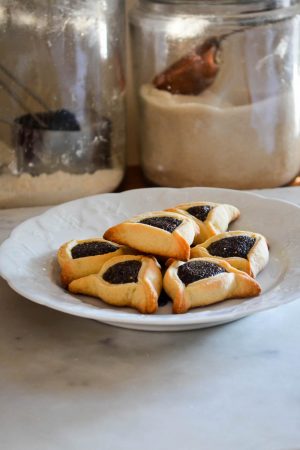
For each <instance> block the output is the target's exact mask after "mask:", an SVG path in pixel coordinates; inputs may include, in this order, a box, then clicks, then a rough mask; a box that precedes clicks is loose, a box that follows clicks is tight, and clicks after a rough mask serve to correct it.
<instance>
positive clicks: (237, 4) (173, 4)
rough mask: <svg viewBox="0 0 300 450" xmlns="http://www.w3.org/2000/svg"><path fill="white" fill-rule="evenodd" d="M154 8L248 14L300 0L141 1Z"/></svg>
mask: <svg viewBox="0 0 300 450" xmlns="http://www.w3.org/2000/svg"><path fill="white" fill-rule="evenodd" d="M140 1H141V3H143V4H145V5H146V4H148V5H152V6H153V7H154V8H160V7H161V8H163V7H164V6H168V7H169V8H172V9H173V8H174V10H176V9H180V11H182V10H183V9H185V10H191V9H193V10H195V11H196V10H198V11H199V12H203V13H207V14H213V13H214V12H215V14H224V13H225V14H247V13H259V12H264V11H274V10H278V9H283V8H284V9H287V8H292V7H295V6H299V5H300V0H140Z"/></svg>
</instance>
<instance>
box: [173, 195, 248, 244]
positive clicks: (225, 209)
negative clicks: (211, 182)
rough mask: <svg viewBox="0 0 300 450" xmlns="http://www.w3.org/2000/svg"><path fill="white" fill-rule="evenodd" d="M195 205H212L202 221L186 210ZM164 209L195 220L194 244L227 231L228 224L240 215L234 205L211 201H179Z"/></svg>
mask: <svg viewBox="0 0 300 450" xmlns="http://www.w3.org/2000/svg"><path fill="white" fill-rule="evenodd" d="M195 206H210V207H212V209H211V210H210V212H209V213H208V215H207V218H206V219H205V220H204V221H202V220H200V219H197V217H195V216H193V215H192V214H190V213H189V212H188V211H187V210H188V209H190V208H192V207H195ZM166 211H174V212H177V213H179V214H184V215H185V216H187V217H189V218H190V219H192V220H194V221H195V222H196V224H197V225H198V227H199V232H198V233H196V236H195V239H194V244H201V243H202V242H204V241H206V240H207V239H209V238H210V237H212V236H215V235H217V234H220V233H223V232H224V231H227V229H228V226H229V224H230V223H231V222H232V221H234V220H236V219H237V218H238V217H239V216H240V211H239V210H238V209H237V208H236V207H235V206H232V205H228V204H225V203H224V204H222V203H213V202H189V203H181V204H180V205H177V206H175V207H174V208H170V209H167V210H166Z"/></svg>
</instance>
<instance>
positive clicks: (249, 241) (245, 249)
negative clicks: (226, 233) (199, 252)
mask: <svg viewBox="0 0 300 450" xmlns="http://www.w3.org/2000/svg"><path fill="white" fill-rule="evenodd" d="M254 243H255V239H254V238H251V237H249V236H231V237H228V238H224V239H220V240H219V241H216V242H213V243H212V244H210V245H209V246H208V247H207V250H208V251H209V253H210V254H211V255H212V256H221V257H222V258H230V257H232V256H238V257H240V258H247V255H248V253H249V251H250V250H251V248H252V247H253V245H254Z"/></svg>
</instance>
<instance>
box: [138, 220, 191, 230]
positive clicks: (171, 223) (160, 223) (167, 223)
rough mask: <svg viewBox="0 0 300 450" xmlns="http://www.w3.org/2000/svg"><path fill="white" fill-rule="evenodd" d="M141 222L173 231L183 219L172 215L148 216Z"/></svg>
mask: <svg viewBox="0 0 300 450" xmlns="http://www.w3.org/2000/svg"><path fill="white" fill-rule="evenodd" d="M140 223H143V224H145V225H150V226H151V227H155V228H161V229H162V230H165V231H168V232H169V233H173V231H174V230H175V229H176V228H177V227H179V225H180V224H181V223H182V220H179V219H176V218H175V217H170V216H162V217H147V218H146V219H143V220H140Z"/></svg>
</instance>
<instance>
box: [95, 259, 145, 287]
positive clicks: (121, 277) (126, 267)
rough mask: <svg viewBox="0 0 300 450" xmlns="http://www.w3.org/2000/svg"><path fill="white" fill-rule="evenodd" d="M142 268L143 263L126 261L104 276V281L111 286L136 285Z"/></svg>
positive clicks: (109, 270)
mask: <svg viewBox="0 0 300 450" xmlns="http://www.w3.org/2000/svg"><path fill="white" fill-rule="evenodd" d="M141 266H142V263H141V261H136V260H132V261H124V262H120V263H117V264H115V265H114V266H111V267H110V268H109V269H107V271H106V272H105V273H104V275H103V279H104V280H105V281H107V282H108V283H111V284H126V283H136V282H137V281H138V275H139V271H140V268H141Z"/></svg>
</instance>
